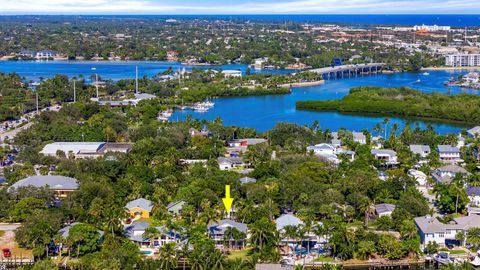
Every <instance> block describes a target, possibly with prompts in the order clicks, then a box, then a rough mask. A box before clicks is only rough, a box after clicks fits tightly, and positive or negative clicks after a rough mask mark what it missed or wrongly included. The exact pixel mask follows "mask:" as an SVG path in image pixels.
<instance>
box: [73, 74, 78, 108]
mask: <svg viewBox="0 0 480 270" xmlns="http://www.w3.org/2000/svg"><path fill="white" fill-rule="evenodd" d="M75 82H76V81H75V79H73V103H75V102H76V101H77V93H76V89H75Z"/></svg>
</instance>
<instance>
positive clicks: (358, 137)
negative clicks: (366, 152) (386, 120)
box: [352, 131, 367, 144]
mask: <svg viewBox="0 0 480 270" xmlns="http://www.w3.org/2000/svg"><path fill="white" fill-rule="evenodd" d="M352 136H353V141H354V142H357V143H359V144H367V137H366V136H365V134H363V133H362V132H355V131H354V132H352Z"/></svg>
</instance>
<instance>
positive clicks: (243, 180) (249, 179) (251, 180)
mask: <svg viewBox="0 0 480 270" xmlns="http://www.w3.org/2000/svg"><path fill="white" fill-rule="evenodd" d="M238 181H240V183H242V184H246V183H256V182H257V179H255V178H252V177H248V176H245V177H242V178H240V179H238Z"/></svg>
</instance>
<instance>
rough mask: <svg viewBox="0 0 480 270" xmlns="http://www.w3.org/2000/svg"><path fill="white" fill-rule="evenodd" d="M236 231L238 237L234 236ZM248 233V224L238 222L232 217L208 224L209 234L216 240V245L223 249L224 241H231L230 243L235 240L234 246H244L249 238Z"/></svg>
mask: <svg viewBox="0 0 480 270" xmlns="http://www.w3.org/2000/svg"><path fill="white" fill-rule="evenodd" d="M230 228H232V229H233V230H234V231H233V232H232V231H230V230H232V229H230ZM235 230H236V232H235ZM235 233H237V235H236V236H237V239H235V238H234V237H235ZM247 233H248V227H247V224H245V223H241V222H236V221H233V220H231V219H222V220H220V221H219V222H216V223H213V224H211V225H209V226H208V234H209V235H210V238H212V239H213V240H214V241H215V244H216V246H217V247H219V248H221V249H223V247H224V243H226V242H229V245H230V244H232V242H233V245H232V246H233V247H236V248H244V247H245V243H246V240H247ZM229 234H233V235H229Z"/></svg>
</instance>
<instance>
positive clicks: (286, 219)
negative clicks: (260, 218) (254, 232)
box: [275, 214, 303, 233]
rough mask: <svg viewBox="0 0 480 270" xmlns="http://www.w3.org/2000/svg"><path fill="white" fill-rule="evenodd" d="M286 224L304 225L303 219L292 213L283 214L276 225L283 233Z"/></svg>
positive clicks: (276, 221)
mask: <svg viewBox="0 0 480 270" xmlns="http://www.w3.org/2000/svg"><path fill="white" fill-rule="evenodd" d="M285 226H303V221H301V220H300V219H299V218H297V217H296V216H294V215H292V214H283V215H281V216H280V217H278V218H277V219H276V220H275V227H276V228H277V231H278V232H280V233H282V232H283V231H284V228H285Z"/></svg>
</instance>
